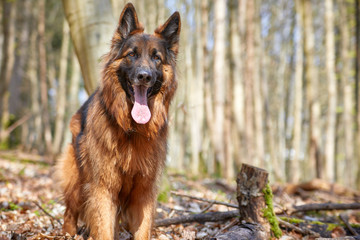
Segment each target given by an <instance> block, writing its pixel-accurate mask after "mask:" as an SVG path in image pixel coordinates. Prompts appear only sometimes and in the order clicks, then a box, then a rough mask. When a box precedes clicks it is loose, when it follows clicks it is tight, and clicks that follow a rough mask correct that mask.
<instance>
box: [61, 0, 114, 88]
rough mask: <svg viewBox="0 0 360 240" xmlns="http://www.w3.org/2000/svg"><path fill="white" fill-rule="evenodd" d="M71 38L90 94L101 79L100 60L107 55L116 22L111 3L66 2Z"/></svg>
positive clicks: (65, 0)
mask: <svg viewBox="0 0 360 240" xmlns="http://www.w3.org/2000/svg"><path fill="white" fill-rule="evenodd" d="M63 7H64V11H65V15H66V19H67V21H68V23H69V27H70V34H71V39H72V42H73V44H74V48H75V52H76V55H77V56H78V59H79V62H80V67H81V72H82V75H83V77H84V84H85V89H86V92H87V93H88V94H89V95H90V94H91V93H92V92H93V91H94V90H95V88H96V87H97V85H98V82H99V79H100V64H99V62H100V60H101V57H102V56H103V55H104V54H105V53H107V52H108V50H109V43H110V41H111V37H112V34H113V33H114V29H115V23H116V21H115V20H114V18H113V16H112V10H111V3H110V0H104V1H95V0H89V1H86V2H85V1H82V0H63Z"/></svg>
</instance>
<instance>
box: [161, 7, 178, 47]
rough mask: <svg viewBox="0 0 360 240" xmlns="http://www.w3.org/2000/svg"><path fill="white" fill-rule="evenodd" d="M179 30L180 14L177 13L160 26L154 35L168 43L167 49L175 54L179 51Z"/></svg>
mask: <svg viewBox="0 0 360 240" xmlns="http://www.w3.org/2000/svg"><path fill="white" fill-rule="evenodd" d="M180 29H181V20H180V14H179V12H175V13H173V15H171V17H169V19H168V20H167V21H166V22H165V23H164V24H163V25H162V26H160V27H158V28H157V29H156V30H155V34H156V35H159V37H161V38H163V39H165V40H166V42H167V43H168V48H169V49H170V50H171V51H173V52H174V53H175V54H177V53H178V49H179V36H180Z"/></svg>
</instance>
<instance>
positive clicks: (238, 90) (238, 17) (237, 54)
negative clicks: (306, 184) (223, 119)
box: [230, 0, 246, 166]
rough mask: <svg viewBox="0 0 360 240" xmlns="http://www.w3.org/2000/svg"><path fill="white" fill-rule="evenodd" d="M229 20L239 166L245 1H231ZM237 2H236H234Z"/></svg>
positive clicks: (242, 132)
mask: <svg viewBox="0 0 360 240" xmlns="http://www.w3.org/2000/svg"><path fill="white" fill-rule="evenodd" d="M231 2H232V3H233V6H232V7H231V10H230V11H231V12H230V14H231V20H230V21H231V22H230V28H231V30H230V44H231V47H230V49H231V50H230V55H231V61H232V63H233V64H232V66H233V68H232V69H231V78H232V79H233V88H232V89H233V91H232V95H233V100H232V101H233V104H232V112H233V115H234V129H236V131H235V130H233V131H232V132H233V139H232V141H233V145H234V158H235V159H236V160H237V162H236V164H237V165H238V166H240V163H241V161H242V160H243V151H244V149H243V146H242V137H243V135H244V84H243V75H242V74H243V71H242V66H243V56H244V54H243V52H244V43H243V39H244V35H245V33H244V31H245V10H246V9H245V8H246V1H244V0H241V1H235V0H233V1H231ZM236 2H237V4H235V3H236Z"/></svg>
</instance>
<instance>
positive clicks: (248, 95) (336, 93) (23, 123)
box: [0, 0, 360, 188]
mask: <svg viewBox="0 0 360 240" xmlns="http://www.w3.org/2000/svg"><path fill="white" fill-rule="evenodd" d="M132 2H133V4H134V5H135V8H136V10H137V12H138V15H139V20H140V22H142V23H143V25H144V27H145V31H146V32H148V33H151V32H152V31H153V30H154V29H155V28H156V27H157V26H159V25H160V24H162V23H163V22H164V21H165V20H166V19H167V18H168V17H169V16H170V14H171V13H172V12H174V11H176V10H178V11H179V12H180V14H181V17H182V32H181V39H180V46H181V47H180V53H179V56H178V63H177V66H178V73H177V75H178V81H179V87H178V91H177V94H176V97H175V100H174V102H173V104H172V109H171V114H170V119H169V124H170V126H171V127H170V129H171V132H170V136H169V143H168V145H169V151H168V159H167V166H168V169H169V170H176V171H178V172H180V173H187V174H188V175H189V176H195V177H204V176H212V177H223V178H226V179H228V180H234V179H235V175H236V173H237V171H238V170H239V169H240V165H241V163H249V164H252V165H255V166H258V167H261V168H265V169H266V170H268V171H269V172H270V174H271V181H273V182H299V181H305V180H310V179H313V178H323V179H326V180H327V181H329V182H338V183H341V184H344V185H346V186H349V187H352V188H359V187H360V109H359V104H360V88H359V83H360V73H359V70H360V7H359V2H360V1H359V0H336V1H333V0H324V1H317V0H295V1H288V0H275V1H274V0H256V1H246V0H238V1H235V0H227V1H226V0H198V1H191V0H179V1H175V0H151V1H150V0H143V1H135V0H134V1H132ZM125 4H126V2H125V1H123V0H101V1H100V0H99V1H97V0H88V1H83V0H63V1H58V0H1V6H0V19H1V26H0V32H1V34H0V49H1V51H0V59H1V68H0V120H1V125H0V142H1V144H0V148H1V150H7V149H20V150H21V151H23V152H31V153H36V154H41V155H43V156H46V158H47V159H48V161H52V162H54V161H56V159H57V157H58V156H59V154H61V152H63V151H64V148H65V147H66V145H67V144H68V143H69V142H70V139H71V136H70V132H69V129H68V123H69V119H70V117H71V115H72V114H74V113H75V111H76V110H77V109H78V107H79V106H80V105H81V104H82V103H83V102H84V101H85V100H86V98H87V96H88V94H91V92H92V91H93V90H94V89H95V88H96V86H97V85H98V82H99V79H100V69H101V63H100V62H101V56H102V55H104V54H105V53H106V52H107V51H108V49H109V46H110V40H111V36H112V34H113V33H114V30H115V27H116V24H117V20H118V17H119V16H120V13H121V10H122V8H123V7H124V5H125ZM79 63H80V64H79Z"/></svg>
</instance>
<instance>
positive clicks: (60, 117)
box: [53, 19, 70, 154]
mask: <svg viewBox="0 0 360 240" xmlns="http://www.w3.org/2000/svg"><path fill="white" fill-rule="evenodd" d="M69 43H70V35H69V25H68V24H67V22H66V20H65V19H64V22H63V32H62V42H61V52H60V56H59V58H60V68H59V77H58V86H57V94H56V116H55V132H54V142H53V146H54V154H59V153H60V150H61V146H62V141H63V138H64V123H65V106H66V105H67V104H66V102H67V98H66V73H67V68H68V66H67V65H68V55H69Z"/></svg>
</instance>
